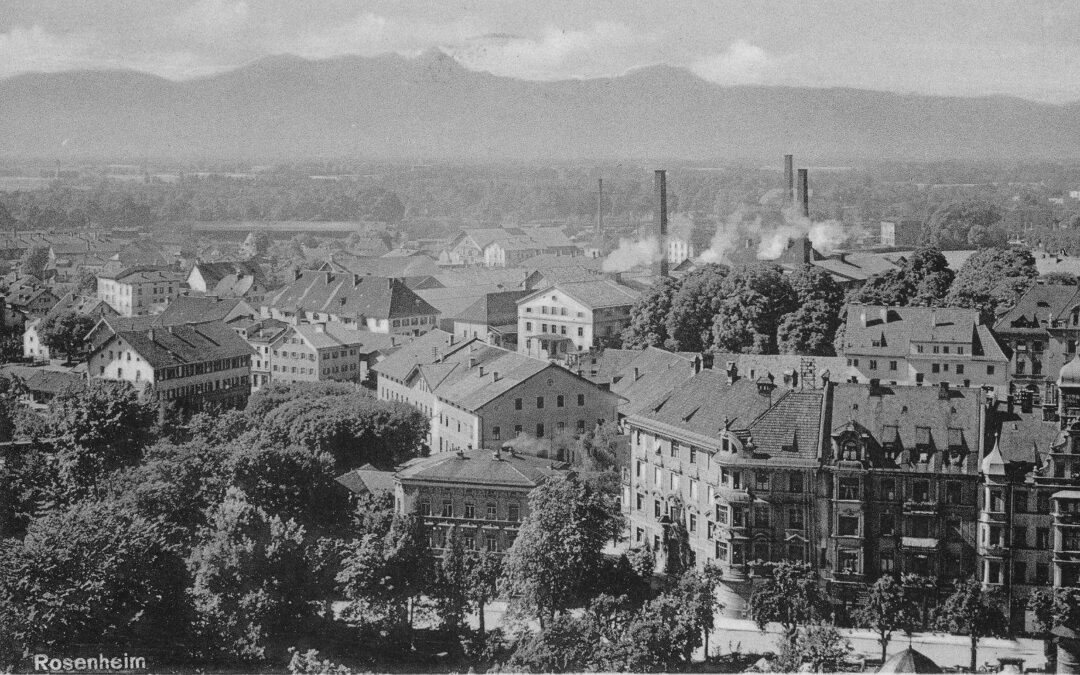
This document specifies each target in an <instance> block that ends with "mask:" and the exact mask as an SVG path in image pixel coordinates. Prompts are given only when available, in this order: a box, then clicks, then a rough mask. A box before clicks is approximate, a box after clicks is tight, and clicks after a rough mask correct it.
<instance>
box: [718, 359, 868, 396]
mask: <svg viewBox="0 0 1080 675" xmlns="http://www.w3.org/2000/svg"><path fill="white" fill-rule="evenodd" d="M806 360H809V362H810V364H812V365H813V366H814V380H815V381H814V382H799V381H797V378H796V379H794V380H792V384H797V385H798V386H799V387H802V388H811V389H813V388H816V387H819V386H821V376H822V375H823V374H824V373H826V372H828V373H829V379H830V380H831V381H832V382H846V381H847V380H848V378H849V376H850V375H857V374H858V372H859V371H858V369H857V368H851V367H849V366H848V365H847V359H845V358H844V357H842V356H803V355H801V354H734V353H731V352H720V353H717V354H714V355H713V368H715V369H717V370H721V371H724V372H726V371H727V366H728V364H729V363H733V364H735V368H736V370H737V372H738V375H739V376H740V377H748V378H750V379H751V380H755V379H757V378H759V377H761V376H762V375H772V376H773V377H774V378H776V381H777V382H778V383H783V382H784V381H785V380H786V379H789V376H790V375H791V374H796V375H798V376H799V377H800V378H801V377H802V366H803V362H804V361H806ZM849 373H850V375H849Z"/></svg>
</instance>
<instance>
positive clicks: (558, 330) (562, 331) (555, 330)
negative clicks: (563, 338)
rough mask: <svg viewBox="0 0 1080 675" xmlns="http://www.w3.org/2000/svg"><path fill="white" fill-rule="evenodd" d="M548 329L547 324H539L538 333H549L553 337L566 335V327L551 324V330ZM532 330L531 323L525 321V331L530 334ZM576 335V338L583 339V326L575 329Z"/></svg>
mask: <svg viewBox="0 0 1080 675" xmlns="http://www.w3.org/2000/svg"><path fill="white" fill-rule="evenodd" d="M548 328H549V326H548V324H546V323H541V324H540V332H541V333H547V332H550V333H551V334H553V335H556V334H557V335H566V326H559V325H556V324H551V326H550V329H551V330H550V331H549V330H548ZM532 329H533V324H532V321H526V322H525V331H526V332H530V331H532ZM577 335H578V337H585V327H584V326H578V327H577Z"/></svg>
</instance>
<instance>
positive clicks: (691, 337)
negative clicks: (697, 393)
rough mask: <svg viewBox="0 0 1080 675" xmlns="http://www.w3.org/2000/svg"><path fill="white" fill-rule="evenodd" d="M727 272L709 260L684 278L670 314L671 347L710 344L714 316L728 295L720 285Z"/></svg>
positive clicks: (703, 347) (697, 348)
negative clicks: (722, 290) (707, 263)
mask: <svg viewBox="0 0 1080 675" xmlns="http://www.w3.org/2000/svg"><path fill="white" fill-rule="evenodd" d="M727 275H728V272H727V269H726V268H724V267H721V266H720V265H716V264H709V265H702V266H701V267H700V268H698V269H696V270H694V271H693V272H690V273H689V274H687V275H686V276H684V277H683V278H682V280H681V281H680V283H679V285H678V288H677V290H676V291H675V293H674V295H672V297H671V313H670V314H669V315H668V317H667V335H668V341H667V343H666V344H665V346H666V347H667V348H668V349H671V350H674V351H688V352H703V351H706V350H707V349H708V348H709V346H710V345H711V344H712V325H713V317H714V316H715V315H716V312H717V311H718V310H719V308H720V303H721V302H722V301H723V299H724V296H723V295H722V294H721V290H720V287H721V285H722V284H723V282H724V279H726V278H727Z"/></svg>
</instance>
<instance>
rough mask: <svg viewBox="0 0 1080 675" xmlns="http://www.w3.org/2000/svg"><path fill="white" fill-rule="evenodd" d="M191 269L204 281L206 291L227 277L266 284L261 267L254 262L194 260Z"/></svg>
mask: <svg viewBox="0 0 1080 675" xmlns="http://www.w3.org/2000/svg"><path fill="white" fill-rule="evenodd" d="M192 268H193V269H198V270H199V274H200V275H202V278H203V280H204V281H206V287H207V288H208V289H210V288H213V287H214V286H216V285H217V284H218V282H220V281H221V280H222V279H224V278H225V277H228V276H238V275H240V276H248V277H254V278H255V280H256V281H258V282H259V283H260V284H264V283H265V282H266V281H265V275H264V274H263V270H262V267H261V266H260V265H259V263H257V262H255V261H254V260H219V261H215V262H203V261H200V260H196V261H195V262H194V264H192Z"/></svg>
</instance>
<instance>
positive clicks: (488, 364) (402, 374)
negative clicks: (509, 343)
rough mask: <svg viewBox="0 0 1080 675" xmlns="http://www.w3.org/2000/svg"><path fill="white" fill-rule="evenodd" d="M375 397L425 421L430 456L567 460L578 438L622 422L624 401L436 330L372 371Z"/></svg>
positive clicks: (546, 366)
mask: <svg viewBox="0 0 1080 675" xmlns="http://www.w3.org/2000/svg"><path fill="white" fill-rule="evenodd" d="M374 369H375V371H376V372H377V373H378V388H377V391H378V396H379V398H380V399H382V400H388V401H401V402H405V403H409V404H411V405H413V406H415V407H416V408H418V409H419V410H420V411H421V412H423V413H424V414H425V415H427V416H428V418H429V419H430V420H431V431H430V435H429V438H428V445H429V447H430V448H431V450H432V452H448V451H457V450H468V449H470V448H471V449H479V448H493V447H494V448H498V447H501V446H503V445H504V444H505V445H509V446H512V447H515V448H516V449H517V450H518V451H520V452H524V453H526V454H538V453H543V454H545V455H547V456H548V457H553V458H560V459H561V458H566V457H569V456H570V453H571V452H572V450H573V448H574V445H575V437H576V436H577V435H578V434H581V433H584V432H585V431H587V430H589V429H592V428H593V427H595V426H596V425H597V424H598V423H601V422H614V421H615V420H616V418H617V407H618V402H619V397H618V396H617V395H615V394H612V393H611V392H609V391H605V390H604V389H602V388H601V387H598V386H597V385H595V384H593V383H592V382H589V381H588V380H586V379H585V378H583V377H580V376H578V375H576V374H574V373H572V372H570V371H568V370H566V369H565V368H562V367H560V366H557V365H555V364H552V363H550V362H548V361H542V360H539V359H533V358H530V357H528V356H524V355H522V354H518V353H516V352H511V351H509V350H506V349H501V348H499V347H494V346H491V345H488V344H486V343H484V342H481V341H480V340H477V339H474V338H470V339H468V340H464V341H462V340H456V339H455V337H454V335H453V334H452V333H446V332H444V331H432V332H431V333H429V334H427V335H424V336H423V337H420V338H418V339H416V340H414V341H413V342H411V343H409V344H407V345H405V346H403V347H401V348H400V349H398V350H397V351H395V352H394V353H393V354H391V355H390V356H388V357H387V358H386V359H384V360H383V361H382V362H381V363H379V364H378V365H376V366H375V367H374Z"/></svg>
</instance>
